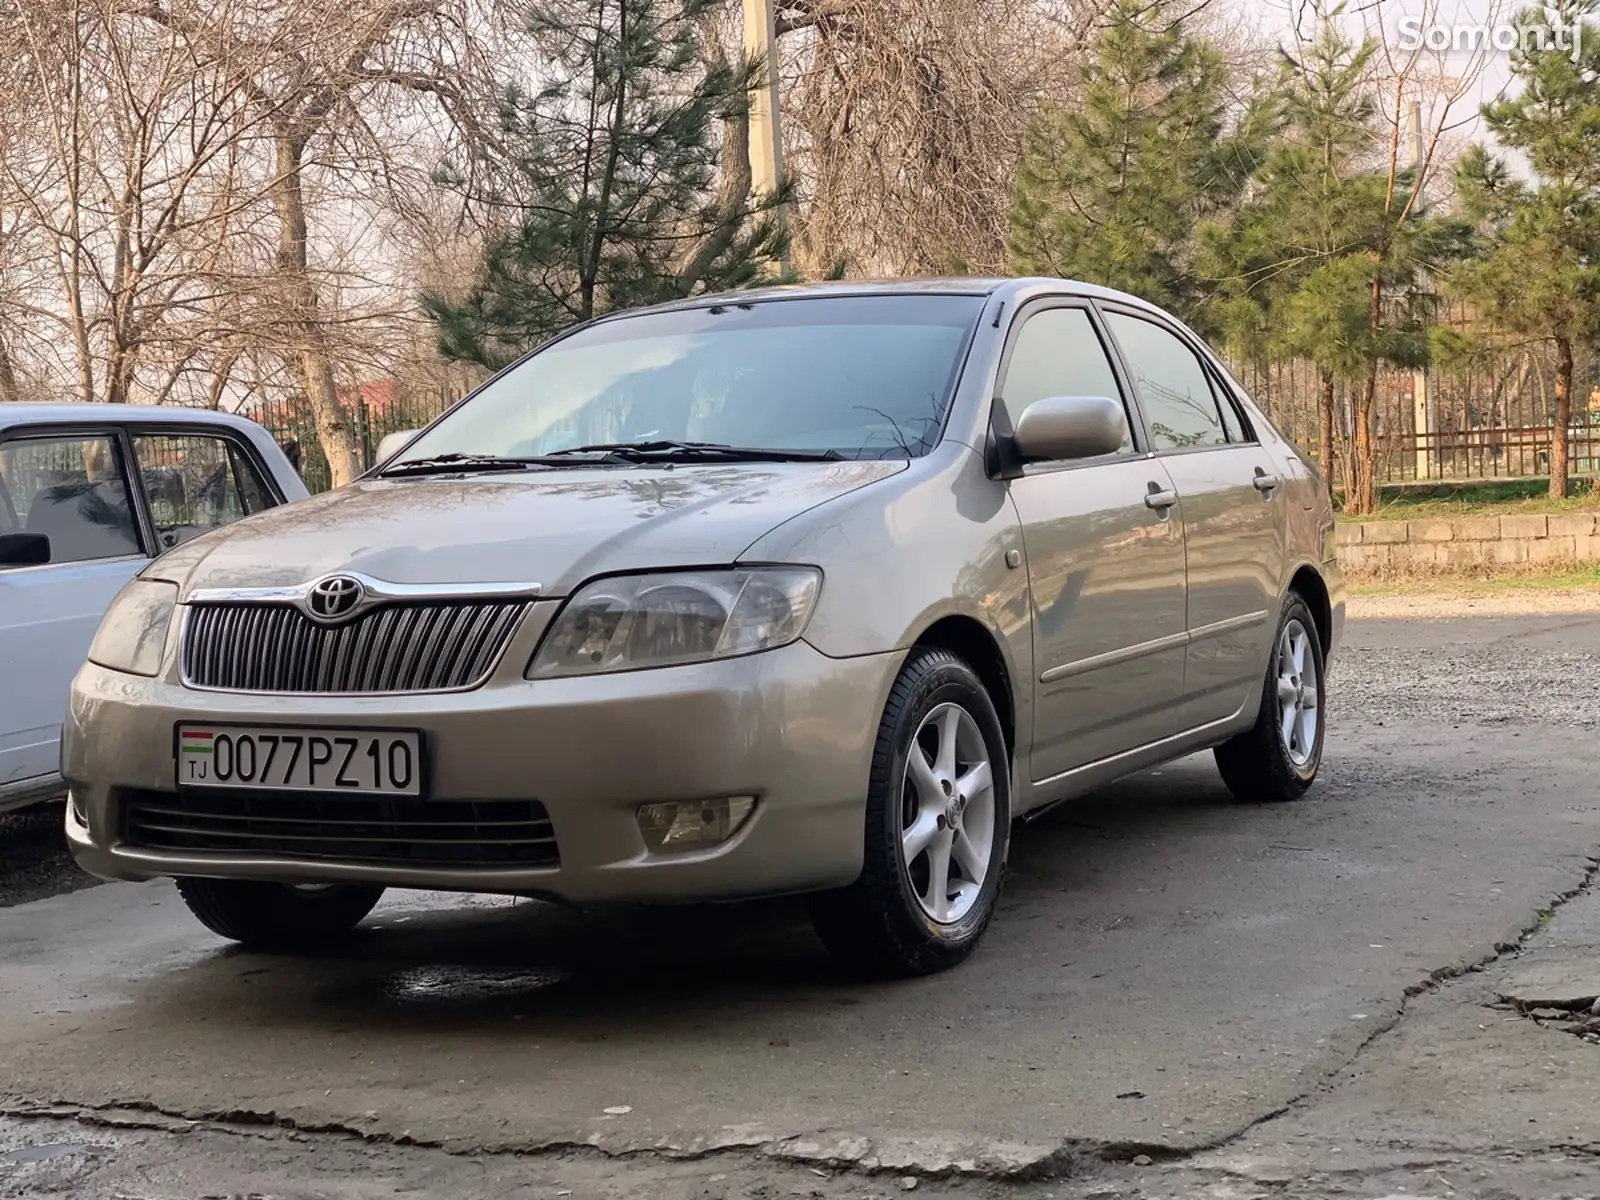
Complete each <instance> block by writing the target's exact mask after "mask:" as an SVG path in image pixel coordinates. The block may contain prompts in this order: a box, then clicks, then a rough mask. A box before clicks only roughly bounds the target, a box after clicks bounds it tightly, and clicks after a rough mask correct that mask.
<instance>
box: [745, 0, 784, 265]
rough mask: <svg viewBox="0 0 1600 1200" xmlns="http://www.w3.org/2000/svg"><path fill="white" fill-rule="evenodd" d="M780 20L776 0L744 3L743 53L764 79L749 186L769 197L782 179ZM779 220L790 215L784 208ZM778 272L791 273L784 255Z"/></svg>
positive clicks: (755, 111)
mask: <svg viewBox="0 0 1600 1200" xmlns="http://www.w3.org/2000/svg"><path fill="white" fill-rule="evenodd" d="M776 25H777V16H776V14H775V13H774V11H773V0H744V52H745V54H746V55H748V56H749V57H750V58H753V59H758V60H760V62H761V76H760V79H759V81H758V83H757V85H756V88H755V91H754V93H753V94H752V95H751V97H750V186H751V187H752V189H754V191H755V193H756V194H757V195H766V196H770V195H772V194H773V193H774V192H776V191H777V190H778V181H779V180H780V179H782V178H783V126H782V125H781V124H780V123H779V119H778V49H777V40H778V39H777V29H776ZM776 216H777V219H778V220H779V221H780V222H782V221H784V220H786V219H787V216H788V214H787V213H785V212H784V211H783V210H782V209H781V208H780V209H779V210H778V212H777V214H776ZM777 265H778V269H779V270H780V271H782V272H784V273H785V274H787V273H788V271H789V254H788V251H785V252H784V254H783V256H782V257H781V258H780V259H779V261H778V264H777Z"/></svg>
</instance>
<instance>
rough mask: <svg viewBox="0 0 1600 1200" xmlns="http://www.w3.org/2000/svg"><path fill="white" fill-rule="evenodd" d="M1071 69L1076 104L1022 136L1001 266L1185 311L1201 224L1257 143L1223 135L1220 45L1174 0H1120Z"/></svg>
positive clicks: (1245, 170)
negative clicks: (1194, 28) (1195, 28)
mask: <svg viewBox="0 0 1600 1200" xmlns="http://www.w3.org/2000/svg"><path fill="white" fill-rule="evenodd" d="M1108 20H1109V24H1108V26H1107V28H1106V29H1105V30H1104V32H1102V33H1101V34H1100V35H1099V37H1098V38H1097V39H1096V40H1095V43H1094V45H1093V47H1092V48H1091V49H1090V50H1089V52H1088V53H1087V55H1086V56H1085V61H1084V63H1083V64H1082V66H1081V67H1080V68H1079V70H1078V71H1077V77H1076V79H1075V81H1074V83H1075V86H1074V92H1075V94H1076V98H1075V99H1074V100H1073V101H1072V102H1071V103H1070V104H1055V105H1050V106H1048V107H1046V108H1045V109H1044V110H1043V111H1042V112H1041V113H1040V114H1039V115H1038V116H1037V117H1036V118H1034V120H1033V121H1032V122H1030V124H1029V126H1028V128H1027V129H1026V131H1025V134H1024V144H1023V150H1022V156H1021V160H1020V163H1019V165H1018V170H1017V182H1016V189H1015V195H1014V204H1013V210H1012V214H1011V227H1010V233H1009V237H1008V239H1007V259H1008V264H1009V266H1010V268H1011V269H1012V270H1013V271H1015V272H1017V273H1019V274H1049V275H1059V276H1064V277H1066V278H1070V279H1081V280H1084V281H1086V282H1090V283H1098V284H1104V285H1107V286H1110V287H1115V288H1120V289H1121V290H1123V291H1126V292H1131V293H1133V294H1134V295H1138V296H1142V297H1144V298H1145V299H1147V300H1150V301H1152V302H1154V303H1156V304H1160V305H1164V306H1166V307H1170V308H1174V309H1176V310H1178V311H1180V312H1184V313H1185V314H1186V315H1195V314H1194V313H1193V301H1194V300H1195V299H1196V288H1195V281H1194V277H1193V272H1192V265H1193V250H1194V244H1193V237H1194V230H1195V223H1196V221H1197V220H1199V219H1201V218H1203V217H1205V216H1207V215H1208V214H1211V213H1214V212H1217V211H1219V210H1220V209H1222V208H1223V207H1225V206H1226V205H1228V204H1230V203H1231V202H1233V201H1234V200H1235V199H1236V198H1237V197H1238V195H1239V191H1240V189H1241V187H1242V186H1243V184H1244V182H1245V180H1246V179H1248V178H1249V176H1250V173H1251V171H1252V169H1253V168H1254V167H1255V165H1256V161H1257V158H1258V156H1259V153H1260V150H1261V148H1262V145H1263V142H1264V136H1263V135H1264V128H1263V122H1262V119H1261V117H1262V114H1261V113H1259V112H1257V111H1256V110H1254V109H1252V110H1250V111H1248V112H1247V113H1246V114H1245V115H1244V117H1243V118H1242V119H1241V120H1240V121H1239V122H1238V123H1237V124H1236V126H1235V127H1234V128H1232V129H1230V128H1229V121H1228V100H1227V94H1226V91H1225V86H1224V84H1225V79H1224V72H1223V66H1222V62H1221V59H1220V57H1219V56H1218V54H1217V52H1216V51H1215V50H1214V49H1213V48H1212V47H1211V46H1209V45H1208V44H1206V43H1205V42H1204V41H1202V40H1200V39H1198V38H1196V37H1192V36H1190V34H1189V33H1188V30H1187V28H1186V25H1185V22H1184V20H1183V17H1182V16H1181V15H1180V14H1179V9H1178V5H1177V4H1176V3H1175V2H1173V0H1156V2H1154V3H1150V2H1149V0H1117V2H1116V4H1115V6H1114V8H1113V9H1112V12H1111V13H1110V15H1109V18H1108Z"/></svg>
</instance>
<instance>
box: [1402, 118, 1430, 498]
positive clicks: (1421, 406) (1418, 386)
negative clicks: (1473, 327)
mask: <svg viewBox="0 0 1600 1200" xmlns="http://www.w3.org/2000/svg"><path fill="white" fill-rule="evenodd" d="M1406 126H1407V128H1406V133H1407V134H1408V137H1407V140H1408V141H1409V142H1410V143H1411V165H1412V166H1413V167H1415V168H1416V169H1417V170H1418V171H1421V170H1422V156H1423V153H1424V147H1423V143H1422V101H1420V100H1413V101H1412V102H1411V109H1410V111H1409V112H1408V113H1407V114H1406ZM1417 284H1418V286H1419V287H1420V288H1423V289H1426V288H1428V286H1429V282H1428V273H1427V272H1426V271H1423V272H1420V273H1419V274H1418V277H1417ZM1430 393H1431V389H1430V388H1429V386H1428V369H1427V368H1426V367H1423V368H1421V369H1419V370H1417V371H1413V372H1412V373H1411V415H1412V419H1413V422H1414V426H1415V428H1416V431H1417V449H1416V466H1417V478H1418V479H1432V478H1433V445H1432V442H1431V440H1430V435H1431V434H1432V433H1433V432H1434V419H1433V397H1432V395H1431V394H1430Z"/></svg>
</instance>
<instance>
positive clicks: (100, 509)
mask: <svg viewBox="0 0 1600 1200" xmlns="http://www.w3.org/2000/svg"><path fill="white" fill-rule="evenodd" d="M0 492H3V493H4V496H5V498H6V503H5V505H4V506H3V507H4V509H5V510H6V515H7V516H8V517H9V518H10V519H11V520H13V521H14V522H15V529H17V530H20V531H22V532H25V533H42V534H44V535H45V536H46V537H48V538H49V539H50V561H51V562H52V563H74V562H89V561H92V560H94V559H98V558H121V557H123V556H126V555H130V554H142V553H144V548H143V547H142V546H141V545H140V544H139V531H138V526H137V525H136V524H135V523H134V519H133V509H132V507H131V506H130V504H129V502H128V477H127V473H126V471H125V470H124V469H123V464H122V455H121V454H120V453H119V452H118V449H117V444H116V441H115V439H113V438H112V437H110V436H109V435H100V436H95V437H25V438H18V439H16V440H15V441H9V442H5V443H0Z"/></svg>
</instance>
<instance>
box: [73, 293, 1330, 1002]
mask: <svg viewBox="0 0 1600 1200" xmlns="http://www.w3.org/2000/svg"><path fill="white" fill-rule="evenodd" d="M1343 619H1344V601H1343V587H1342V582H1341V579H1340V576H1339V572H1338V568H1337V566H1336V563H1335V561H1334V548H1333V516H1332V513H1331V511H1330V507H1329V501H1328V496H1327V493H1326V490H1325V488H1324V485H1323V483H1322V481H1321V480H1320V479H1319V478H1318V476H1317V474H1316V472H1315V471H1314V470H1313V469H1312V468H1311V467H1310V465H1308V463H1307V462H1306V461H1305V460H1304V459H1302V458H1301V456H1300V455H1299V454H1298V453H1297V452H1296V451H1295V449H1294V448H1293V446H1291V445H1290V444H1289V443H1288V442H1287V441H1285V440H1284V439H1283V438H1282V437H1281V436H1280V435H1279V434H1277V433H1276V432H1275V431H1274V430H1273V429H1272V427H1271V426H1270V425H1269V424H1268V423H1267V421H1266V420H1265V419H1264V418H1263V416H1262V415H1261V413H1260V412H1259V411H1258V410H1257V409H1256V407H1255V406H1254V405H1253V404H1252V403H1251V400H1250V398H1249V397H1248V396H1246V395H1245V394H1244V392H1243V391H1242V389H1241V388H1240V387H1239V385H1238V383H1237V382H1236V381H1235V380H1234V379H1233V378H1232V377H1231V376H1230V375H1229V374H1228V372H1227V370H1226V369H1225V368H1224V367H1223V365H1222V363H1221V362H1219V361H1218V360H1217V358H1216V357H1215V355H1213V354H1212V353H1211V352H1210V351H1209V350H1208V349H1207V348H1206V347H1205V346H1204V345H1203V344H1202V343H1201V341H1200V340H1199V339H1198V338H1197V337H1196V336H1195V335H1194V334H1193V333H1191V332H1190V331H1189V330H1188V329H1187V328H1185V327H1184V326H1183V325H1182V324H1180V323H1179V322H1177V321H1175V320H1174V319H1172V318H1171V317H1170V316H1168V315H1167V314H1165V313H1163V312H1161V311H1159V310H1157V309H1155V308H1152V307H1151V306H1150V305H1148V304H1145V303H1143V302H1141V301H1139V300H1136V299H1134V298H1132V297H1130V296H1127V295H1123V294H1121V293H1117V292H1111V291H1106V290H1103V289H1099V288H1094V287H1090V286H1086V285H1081V284H1075V283H1069V282H1063V281H1059V280H1040V279H1029V280H989V281H981V280H955V281H930V282H915V283H904V282H902V283H890V284H881V285H871V286H867V285H858V284H833V285H826V286H818V287H801V288H794V289H780V290H776V291H771V292H756V293H740V294H737V295H731V296H721V297H710V298H702V299H696V300H690V301H684V302H682V303H679V304H674V305H670V306H666V307H662V308H656V309H651V310H645V311H637V312H630V313H622V314H618V315H615V316H611V317H608V318H605V319H602V320H598V321H595V322H592V323H590V324H587V325H585V326H582V327H580V328H577V329H575V330H573V331H572V332H570V333H568V334H566V335H564V336H562V337H561V338H559V339H557V340H555V341H554V342H551V343H550V344H548V345H546V346H545V347H543V348H542V349H540V350H538V351H537V352H535V353H533V354H531V355H529V356H527V357H525V358H523V359H522V360H521V361H519V362H517V363H516V364H514V365H513V366H511V367H509V368H508V369H506V370H505V371H503V372H501V373H500V374H499V375H497V376H496V377H495V378H494V379H492V380H490V381H489V382H488V383H487V384H485V385H484V386H483V387H481V388H480V389H478V390H477V391H476V392H475V393H473V394H472V395H471V396H469V397H468V398H467V399H466V400H464V401H463V402H462V403H460V404H459V405H457V406H456V407H455V408H453V409H451V410H450V411H449V412H448V413H446V414H445V415H444V416H443V417H441V418H439V420H437V421H436V422H435V423H434V424H432V425H431V426H429V427H428V428H427V429H425V430H423V431H422V432H421V433H420V434H419V435H417V436H416V437H415V438H414V439H413V440H412V441H410V442H409V444H407V445H406V446H405V448H404V449H403V450H401V451H399V452H398V453H396V454H393V455H392V456H391V457H390V458H389V459H388V460H387V461H386V462H385V463H383V464H381V465H380V466H379V467H378V468H377V469H376V470H375V471H373V472H371V473H369V474H368V475H367V476H366V477H365V478H363V479H362V480H360V481H358V482H356V483H354V484H352V485H351V486H349V487H345V488H342V489H340V490H338V491H335V492H331V493H328V494H326V495H323V496H320V497H316V498H314V499H312V500H309V501H306V502H303V503H301V504H297V505H293V506H290V507H287V508H283V509H278V510H273V511H269V512H265V513H262V514H260V515H259V516H254V517H251V518H248V519H246V520H244V521H242V522H239V523H237V524H235V525H231V526H229V527H228V528H226V529H219V530H217V531H215V532H212V533H209V534H205V535H203V536H201V537H198V538H195V539H194V540H192V541H189V542H187V543H185V544H184V545H182V546H180V547H178V548H177V549H175V550H173V551H171V552H170V553H168V554H166V555H164V556H163V557H161V558H159V559H156V560H155V561H154V562H153V563H152V564H151V565H150V566H148V567H146V568H145V569H144V570H143V571H141V572H140V574H139V577H138V578H137V579H136V580H134V581H133V582H132V583H131V584H129V585H128V587H127V588H126V589H125V590H124V591H123V592H122V593H121V595H120V596H119V597H118V598H117V600H116V601H115V602H114V604H113V605H112V608H111V610H110V611H109V612H108V613H107V615H106V618H105V621H104V623H103V624H102V625H101V627H100V630H99V633H98V635H97V636H96V638H95V641H94V645H93V648H92V649H91V651H90V654H89V662H88V663H87V664H86V665H85V666H84V667H83V669H82V670H81V671H80V672H79V674H78V676H77V678H76V680H75V682H74V685H73V689H72V697H71V711H70V715H69V717H68V720H67V723H66V727H65V730H64V735H63V774H64V775H65V777H66V778H67V780H68V781H69V783H70V785H71V803H70V804H69V805H68V814H67V835H68V837H69V839H70V841H71V845H72V847H73V850H74V852H75V853H76V855H77V858H78V861H79V862H80V863H81V864H82V865H83V866H85V867H87V868H88V869H89V870H90V871H92V872H94V873H95V874H97V875H102V876H106V877H109V878H117V879H148V878H152V877H156V876H173V877H176V878H177V880H178V886H179V890H180V891H181V893H182V895H183V897H184V899H185V900H186V901H187V902H188V904H189V906H190V908H191V909H192V910H193V911H194V913H195V915H196V916H198V917H199V919H200V920H201V921H203V922H204V923H205V924H206V925H207V926H209V927H210V928H211V929H212V930H214V931H215V932H217V933H218V934H221V935H223V936H225V937H228V938H233V939H237V940H239V941H242V942H246V943H254V944H272V945H277V946H289V947H292V946H294V945H296V944H299V943H304V942H309V941H312V940H315V939H320V938H326V937H329V936H333V935H336V934H338V933H340V932H343V931H345V930H348V929H349V928H351V927H352V926H354V925H355V924H356V923H357V922H359V921H360V920H361V919H362V918H363V917H364V916H365V915H366V914H367V913H368V912H369V911H370V910H371V908H372V906H373V905H374V904H375V903H376V902H377V900H378V897H379V895H380V894H381V892H382V890H383V889H384V888H385V887H406V888H431V889H454V890H460V891H468V892H499V893H515V894H522V895H528V896H537V897H544V898H549V899H555V900H560V901H566V902H571V903H576V904H581V905H590V904H601V903H611V902H681V901H703V900H713V899H732V898H738V897H749V896H762V895H772V894H777V893H807V894H809V902H810V905H811V911H812V913H813V916H814V919H815V923H816V927H817V929H818V932H819V933H820V934H821V937H822V939H823V941H824V942H825V943H826V944H827V945H828V946H829V947H830V948H831V949H832V950H833V951H834V952H835V953H836V954H838V955H839V956H841V957H842V958H844V959H845V960H847V961H848V962H849V963H851V964H852V965H854V966H856V967H858V968H865V969H868V970H875V971H881V972H891V973H918V972H927V971H933V970H937V969H939V968H941V967H945V966H949V965H951V964H953V963H955V962H958V961H960V960H961V959H962V958H964V957H965V956H966V955H967V954H968V953H969V952H971V950H972V949H973V947H974V946H975V945H976V943H977V942H978V940H979V939H980V938H981V937H982V935H983V932H984V929H985V927H986V926H987V925H988V923H989V919H990V917H991V915H992V914H993V913H994V911H995V906H996V899H997V896H998V894H999V890H1000V884H1001V877H1002V874H1003V870H1004V867H1005V862H1006V851H1007V846H1008V843H1009V835H1010V830H1011V827H1012V822H1013V820H1014V819H1015V818H1017V817H1019V816H1022V815H1024V814H1028V813H1033V812H1036V811H1038V810H1040V809H1042V808H1043V807H1044V806H1046V805H1050V804H1054V803H1057V802H1059V801H1062V800H1066V799H1068V798H1070V797H1073V796H1076V795H1079V794H1081V793H1084V792H1086V791H1089V790H1090V789H1093V788H1096V787H1099V786H1101V785H1103V784H1105V783H1107V782H1108V781H1110V780H1113V779H1115V778H1117V777H1119V776H1122V775H1126V774H1128V773H1130V772H1133V771H1138V770H1141V769H1144V768H1148V767H1151V766H1153V765H1155V764H1157V763H1161V762H1164V761H1166V760H1169V759H1172V758H1176V757H1178V756H1180V755H1186V754H1190V753H1193V752H1195V751H1199V750H1207V749H1211V750H1214V751H1215V755H1216V761H1217V765H1218V767H1219V768H1220V770H1221V773H1222V777H1223V779H1224V780H1225V781H1226V783H1227V785H1228V786H1229V787H1230V788H1231V789H1232V790H1233V792H1234V793H1236V794H1237V795H1238V796H1239V797H1240V798H1241V799H1244V800H1251V801H1277V800H1290V799H1293V798H1295V797H1298V796H1300V795H1301V794H1302V793H1303V792H1305V790H1306V789H1307V788H1308V787H1309V786H1310V785H1311V783H1312V780H1313V778H1314V777H1315V775H1316V773H1317V767H1318V763H1319V760H1320V757H1321V753H1322V743H1323V727H1324V726H1323V721H1324V717H1323V714H1324V712H1325V711H1326V710H1325V706H1324V689H1325V680H1326V670H1327V656H1328V654H1329V652H1330V651H1331V649H1332V647H1333V645H1334V643H1335V642H1336V640H1337V639H1338V637H1339V632H1340V628H1341V626H1342V624H1343Z"/></svg>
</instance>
